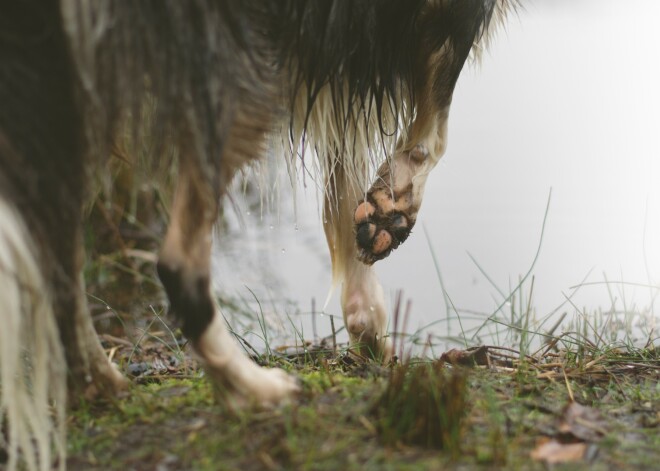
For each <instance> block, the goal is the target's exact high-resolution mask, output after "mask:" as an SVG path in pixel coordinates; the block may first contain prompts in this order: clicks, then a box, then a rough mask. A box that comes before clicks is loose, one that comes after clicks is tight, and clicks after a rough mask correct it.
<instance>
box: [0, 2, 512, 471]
mask: <svg viewBox="0 0 660 471" xmlns="http://www.w3.org/2000/svg"><path fill="white" fill-rule="evenodd" d="M512 2H513V0H461V1H457V0H429V1H424V0H399V1H372V0H352V1H340V0H282V1H270V0H247V1H246V0H215V1H214V0H197V1H193V0H190V1H183V0H144V1H129V0H126V1H121V0H117V1H111V0H99V1H85V0H60V1H59V2H55V1H53V2H50V3H47V4H46V5H42V2H41V1H38V0H24V1H22V2H4V3H3V5H2V6H0V103H1V104H2V108H1V109H0V299H2V300H3V302H4V303H6V307H4V306H3V308H2V309H3V310H2V311H0V327H1V329H0V375H1V376H0V388H1V390H0V394H1V401H0V423H1V424H2V427H0V429H2V430H6V432H3V435H0V448H5V450H6V452H7V455H8V457H9V458H8V459H9V461H8V465H7V466H8V468H9V469H16V467H17V466H19V463H20V462H24V463H25V465H26V466H27V468H29V469H50V466H51V463H52V462H53V460H54V458H58V459H59V466H60V468H63V467H64V466H65V442H64V440H65V439H64V413H65V411H64V404H65V403H66V394H67V388H68V397H69V398H72V397H78V395H80V394H84V395H86V396H89V395H94V394H95V393H98V392H106V393H110V394H112V393H115V392H116V391H118V390H120V389H122V388H123V387H124V386H125V380H124V379H123V377H122V376H121V375H120V374H119V372H118V371H117V370H116V369H115V367H114V366H113V365H111V364H110V363H109V362H108V360H107V358H106V357H105V355H104V352H103V350H102V349H101V347H100V344H99V342H98V340H97V338H96V335H95V332H94V328H93V326H92V323H91V320H90V318H89V315H88V314H87V306H86V301H85V295H84V284H83V282H82V280H81V275H80V273H81V268H82V263H83V254H82V250H81V240H82V236H81V234H82V232H81V221H82V205H83V202H84V199H85V195H86V194H87V191H88V190H89V189H88V188H86V184H87V182H88V180H89V179H88V178H87V176H88V174H89V172H90V171H91V170H92V169H97V168H102V167H103V166H104V165H105V163H106V157H105V156H107V155H109V154H110V152H109V149H110V146H111V145H112V142H113V139H114V138H115V135H116V133H117V132H118V130H119V129H120V128H122V129H123V128H124V127H125V124H124V123H125V122H126V120H127V118H130V120H129V121H128V122H130V123H131V125H130V126H131V127H133V128H135V129H136V130H139V129H144V128H145V127H148V128H149V129H150V132H151V133H152V134H154V135H157V136H160V138H161V139H160V142H159V146H157V147H158V148H159V150H161V151H162V150H164V149H166V148H167V149H169V148H171V147H174V148H176V149H177V153H178V156H179V157H178V158H179V169H180V171H179V181H178V183H177V189H176V192H175V196H174V200H173V203H172V211H171V222H170V227H169V229H168V231H167V234H166V235H165V239H164V242H163V247H162V249H161V252H160V256H159V262H158V267H157V268H158V274H159V276H160V279H161V281H162V282H163V285H164V287H165V289H166V291H167V294H168V297H169V300H170V307H171V311H172V312H173V313H174V315H175V316H176V318H177V319H178V321H179V322H180V323H181V325H182V328H183V332H184V333H185V335H186V336H187V337H188V338H189V340H190V342H191V344H192V346H193V349H194V351H195V353H196V354H197V356H198V357H199V358H200V360H201V361H202V362H203V363H204V365H205V367H206V369H207V371H208V372H209V376H210V377H211V378H212V380H213V381H216V382H217V383H218V384H219V386H220V387H222V388H223V389H224V390H225V391H226V394H225V397H227V398H228V400H231V401H232V402H234V403H237V404H243V403H245V404H257V405H260V406H273V405H276V404H279V403H281V402H283V401H287V400H290V399H291V398H292V397H294V396H295V394H296V392H297V391H298V386H297V383H296V381H295V379H293V378H291V377H290V376H289V375H287V374H285V373H283V372H281V371H279V370H267V369H263V368H260V367H258V366H257V365H255V364H254V363H252V362H251V361H250V360H249V359H248V358H246V357H245V356H244V355H243V354H242V353H241V352H240V351H239V349H238V348H237V346H236V345H235V344H234V342H233V340H232V339H231V338H230V337H231V336H230V335H229V333H228V331H227V328H226V326H225V325H224V322H223V321H222V317H221V316H219V315H218V314H217V312H216V307H215V305H214V303H213V301H212V297H211V293H210V270H209V256H210V243H211V242H210V241H211V238H210V233H211V229H212V227H213V224H214V222H215V219H216V216H217V214H218V211H219V209H220V208H219V204H220V201H221V197H222V195H223V194H224V192H225V189H226V187H227V185H228V184H229V182H230V181H231V179H232V177H233V176H234V174H235V173H236V172H237V171H239V170H240V169H241V168H242V167H243V166H244V165H245V164H246V163H247V162H249V161H251V160H253V159H255V158H258V157H259V156H260V155H262V154H263V151H264V147H265V145H266V144H265V143H266V142H267V141H269V139H268V137H269V136H273V135H279V136H281V137H282V139H281V141H282V143H283V148H284V153H285V154H288V155H289V158H298V156H302V155H303V154H304V151H305V150H306V149H311V150H313V153H314V154H316V158H317V159H318V165H315V167H316V168H318V174H317V176H316V177H317V178H318V181H319V183H320V186H321V187H322V188H323V189H324V193H325V195H324V198H325V206H324V210H323V212H324V215H323V217H324V218H325V219H327V220H328V224H326V225H325V228H326V235H327V239H328V246H329V248H330V254H331V258H332V264H333V276H334V281H335V283H340V284H341V303H342V309H343V314H344V322H345V324H346V327H347V330H348V332H349V334H350V341H351V343H352V345H353V346H354V347H355V348H358V349H362V350H363V351H364V352H365V353H368V354H371V355H373V356H374V357H375V358H377V359H381V360H387V359H388V358H389V356H390V355H391V346H390V344H389V341H388V339H387V335H386V331H385V329H386V325H387V315H386V311H385V303H384V299H383V292H382V289H381V287H380V285H379V283H378V280H377V279H376V276H375V273H374V271H373V269H372V264H373V263H374V262H376V261H377V260H380V259H382V258H384V257H386V256H387V255H389V254H390V252H391V251H392V250H394V249H395V248H396V247H397V246H398V245H399V244H400V243H402V242H403V241H404V240H405V239H406V238H407V237H408V235H409V233H410V230H411V228H412V227H413V225H414V223H415V220H416V217H417V212H418V211H419V208H420V205H421V200H422V195H423V190H424V184H425V181H426V176H427V175H428V173H429V172H430V171H431V170H432V168H433V167H434V166H435V165H436V164H437V162H438V160H439V159H440V157H441V156H442V154H443V153H444V150H445V146H446V129H447V117H448V111H449V105H450V103H451V96H452V92H453V89H454V86H455V84H456V81H457V79H458V76H459V73H460V71H461V69H462V67H463V65H464V63H465V61H466V59H467V57H468V55H469V54H470V51H471V50H472V49H473V45H474V44H475V43H478V42H480V41H482V40H483V38H484V37H486V36H487V35H488V32H489V29H490V24H491V23H493V21H491V20H492V17H502V16H503V13H504V11H505V10H506V8H507V6H509V3H512ZM146 102H149V103H150V104H152V105H153V108H154V109H153V112H152V113H150V119H149V120H148V122H144V121H143V120H141V118H140V117H141V116H143V114H142V110H143V107H144V105H145V103H146ZM135 135H138V136H139V132H136V134H135ZM270 141H272V139H270ZM157 154H158V152H156V155H154V158H158V155H157ZM293 167H295V166H293ZM371 180H373V181H371ZM23 349H24V350H26V351H27V354H28V356H29V363H30V365H31V367H29V368H28V367H26V364H27V363H26V362H25V361H24V358H23V353H22V352H23ZM51 404H55V405H56V407H55V409H56V413H55V414H54V415H53V414H51V413H50V412H49V410H50V409H49V407H50V405H51ZM52 445H54V448H51V447H52ZM52 450H54V453H55V456H53V453H52Z"/></svg>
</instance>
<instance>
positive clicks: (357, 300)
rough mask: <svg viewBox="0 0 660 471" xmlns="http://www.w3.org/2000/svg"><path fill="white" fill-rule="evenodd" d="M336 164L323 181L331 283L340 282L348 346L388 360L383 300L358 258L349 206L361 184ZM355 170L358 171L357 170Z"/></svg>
mask: <svg viewBox="0 0 660 471" xmlns="http://www.w3.org/2000/svg"><path fill="white" fill-rule="evenodd" d="M345 170H346V169H344V168H343V167H342V166H341V165H340V164H339V163H337V164H336V165H335V167H334V169H333V171H332V172H331V175H332V177H331V178H330V179H329V180H328V181H327V182H326V188H325V202H324V220H325V221H326V223H325V225H324V229H325V234H326V239H327V242H328V247H329V249H330V255H331V258H332V273H333V281H334V283H341V307H342V312H343V315H344V325H345V326H346V329H347V330H348V333H349V337H350V343H351V347H353V348H356V349H357V350H359V351H360V352H362V353H363V354H367V355H368V356H370V357H373V358H376V359H379V360H381V361H383V362H387V361H389V359H390V357H391V356H392V342H391V341H390V339H389V338H388V337H387V332H386V329H387V312H386V310H385V299H384V297H383V288H382V287H381V285H380V283H379V281H378V278H377V276H376V272H375V269H374V267H372V266H369V265H365V264H363V263H361V262H360V261H359V260H358V258H357V256H356V255H357V247H356V245H355V232H354V231H353V220H352V209H353V208H355V205H356V204H357V203H358V202H359V201H360V199H361V198H362V197H363V196H364V193H363V192H362V185H360V184H359V182H357V181H356V180H355V178H350V177H348V175H347V174H346V171H345ZM356 173H357V172H356Z"/></svg>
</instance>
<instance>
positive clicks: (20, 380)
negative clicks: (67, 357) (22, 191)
mask: <svg viewBox="0 0 660 471" xmlns="http://www.w3.org/2000/svg"><path fill="white" fill-rule="evenodd" d="M35 253H37V251H36V250H35V247H34V246H33V243H32V241H31V237H30V234H29V232H28V231H27V228H26V226H25V224H24V222H23V221H22V219H21V217H20V216H19V215H18V214H17V212H16V210H15V209H14V208H12V207H11V206H10V205H9V204H8V203H7V202H5V201H4V200H2V199H0V299H1V300H2V307H1V308H0V309H2V326H1V328H0V430H2V432H0V449H4V450H5V451H6V452H7V454H8V456H9V462H8V464H7V469H8V470H13V469H16V467H17V464H18V460H19V458H20V459H22V460H24V461H25V464H26V465H27V467H28V469H30V470H42V471H47V470H49V469H51V465H52V461H53V460H52V458H53V457H56V458H57V459H58V462H59V468H60V469H64V467H65V434H64V420H65V407H66V362H65V361H64V352H63V350H62V345H61V343H60V338H59V332H58V330H57V324H56V323H55V317H54V315H53V310H52V304H51V301H52V298H51V295H50V293H49V290H48V289H47V286H48V284H47V283H46V281H45V280H44V279H43V273H42V270H41V265H40V263H39V261H38V260H37V259H35ZM51 447H53V448H54V450H53V448H51ZM53 451H54V453H53Z"/></svg>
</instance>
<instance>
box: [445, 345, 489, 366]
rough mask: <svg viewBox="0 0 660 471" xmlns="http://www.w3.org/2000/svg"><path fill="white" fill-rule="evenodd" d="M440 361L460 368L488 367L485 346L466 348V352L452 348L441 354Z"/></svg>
mask: <svg viewBox="0 0 660 471" xmlns="http://www.w3.org/2000/svg"><path fill="white" fill-rule="evenodd" d="M440 361H446V362H447V363H449V364H451V365H462V366H475V365H486V366H488V365H490V361H489V359H488V347H486V346H485V345H482V346H481V347H473V348H468V349H467V350H458V349H456V348H452V349H451V350H449V351H447V352H445V353H443V354H442V356H441V357H440Z"/></svg>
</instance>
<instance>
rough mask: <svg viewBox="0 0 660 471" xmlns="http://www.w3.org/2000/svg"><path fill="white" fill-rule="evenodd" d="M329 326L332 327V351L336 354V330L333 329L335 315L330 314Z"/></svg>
mask: <svg viewBox="0 0 660 471" xmlns="http://www.w3.org/2000/svg"><path fill="white" fill-rule="evenodd" d="M330 328H331V329H332V353H333V355H336V354H337V332H336V331H335V316H333V315H332V314H330Z"/></svg>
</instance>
